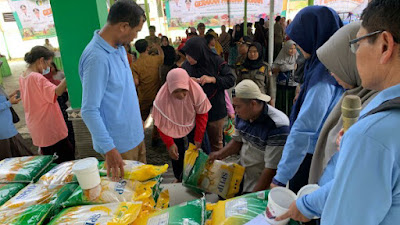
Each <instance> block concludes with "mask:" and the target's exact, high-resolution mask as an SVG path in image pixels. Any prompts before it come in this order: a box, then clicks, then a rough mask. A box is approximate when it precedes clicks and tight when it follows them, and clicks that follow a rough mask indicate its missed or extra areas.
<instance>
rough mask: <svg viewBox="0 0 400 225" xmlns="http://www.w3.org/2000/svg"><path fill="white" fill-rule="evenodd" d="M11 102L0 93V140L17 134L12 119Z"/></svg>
mask: <svg viewBox="0 0 400 225" xmlns="http://www.w3.org/2000/svg"><path fill="white" fill-rule="evenodd" d="M10 107H11V103H10V102H9V101H8V100H7V98H6V96H4V95H2V94H0V140H5V139H9V138H12V137H14V136H15V135H17V134H18V131H17V129H15V126H14V124H13V121H12V114H11V111H10Z"/></svg>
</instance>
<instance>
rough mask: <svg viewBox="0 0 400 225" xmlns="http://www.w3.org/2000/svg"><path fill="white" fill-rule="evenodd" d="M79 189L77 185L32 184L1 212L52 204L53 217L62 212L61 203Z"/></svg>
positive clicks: (0, 209)
mask: <svg viewBox="0 0 400 225" xmlns="http://www.w3.org/2000/svg"><path fill="white" fill-rule="evenodd" d="M77 187H78V185H77V184H67V185H64V186H63V185H44V184H30V185H28V186H26V187H25V188H24V189H22V190H21V191H20V192H18V194H17V195H15V196H14V197H13V198H11V199H10V200H8V201H7V202H6V203H4V204H3V205H2V206H1V207H0V211H3V210H13V209H24V208H27V207H30V206H33V205H39V204H51V205H52V209H51V213H50V214H51V215H53V214H55V213H57V212H58V211H59V210H60V208H61V203H62V202H64V201H65V200H67V199H68V197H69V196H70V195H71V194H72V193H73V191H74V190H75V189H76V188H77Z"/></svg>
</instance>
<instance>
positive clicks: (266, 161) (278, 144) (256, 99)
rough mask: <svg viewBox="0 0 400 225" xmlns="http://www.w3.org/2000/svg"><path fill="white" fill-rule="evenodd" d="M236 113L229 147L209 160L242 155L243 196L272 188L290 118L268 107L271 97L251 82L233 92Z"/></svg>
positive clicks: (237, 87) (244, 82)
mask: <svg viewBox="0 0 400 225" xmlns="http://www.w3.org/2000/svg"><path fill="white" fill-rule="evenodd" d="M232 97H233V106H234V108H235V112H236V114H237V115H236V127H235V128H236V129H235V134H234V135H233V139H232V141H231V142H229V144H228V145H227V146H225V147H224V148H223V149H221V150H220V151H217V152H213V153H211V154H210V159H211V160H215V159H219V160H221V159H224V158H226V157H228V156H230V155H234V154H238V153H239V154H240V164H241V165H242V166H244V167H245V169H246V170H245V174H244V180H243V182H242V184H243V193H249V192H256V191H260V190H265V189H268V188H269V184H270V182H271V181H272V178H273V177H274V175H275V173H276V168H277V166H278V163H279V161H280V159H281V156H282V151H283V146H284V145H285V142H286V138H287V135H288V134H289V118H288V117H287V116H286V115H285V114H284V113H283V112H281V111H279V110H278V109H275V108H274V107H272V106H271V105H268V104H267V103H268V102H269V101H270V100H271V97H270V96H268V95H265V94H262V93H261V91H260V89H259V88H258V86H257V84H255V83H254V82H253V81H252V80H243V81H242V82H240V83H239V84H238V85H237V86H236V88H235V89H234V90H232Z"/></svg>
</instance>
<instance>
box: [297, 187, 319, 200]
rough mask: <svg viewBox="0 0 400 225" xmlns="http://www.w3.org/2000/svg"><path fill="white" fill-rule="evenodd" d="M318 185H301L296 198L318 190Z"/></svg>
mask: <svg viewBox="0 0 400 225" xmlns="http://www.w3.org/2000/svg"><path fill="white" fill-rule="evenodd" d="M318 189H319V186H318V184H308V185H306V186H304V187H302V188H301V189H300V190H299V192H297V198H301V197H303V196H304V195H308V194H311V193H313V192H314V191H316V190H318Z"/></svg>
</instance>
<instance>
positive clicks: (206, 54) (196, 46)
mask: <svg viewBox="0 0 400 225" xmlns="http://www.w3.org/2000/svg"><path fill="white" fill-rule="evenodd" d="M182 51H183V52H184V53H185V55H189V56H190V57H192V58H193V59H195V60H196V61H197V64H195V65H190V63H189V62H188V61H187V60H186V61H185V62H184V64H183V65H182V68H184V69H185V70H186V71H187V72H188V74H189V75H190V76H191V77H195V78H200V77H202V76H203V75H207V76H212V77H217V76H218V71H219V69H220V67H221V65H222V64H223V63H224V61H223V60H222V58H221V57H219V56H218V55H217V54H215V53H214V52H213V51H211V49H210V48H209V47H208V45H207V42H206V39H204V38H202V37H192V38H190V39H189V40H188V41H187V42H186V44H185V46H184V47H183V48H182ZM211 86H212V84H205V85H204V86H203V89H204V91H205V92H206V93H207V94H208V91H212V90H214V89H215V87H211ZM208 89H210V90H208Z"/></svg>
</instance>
